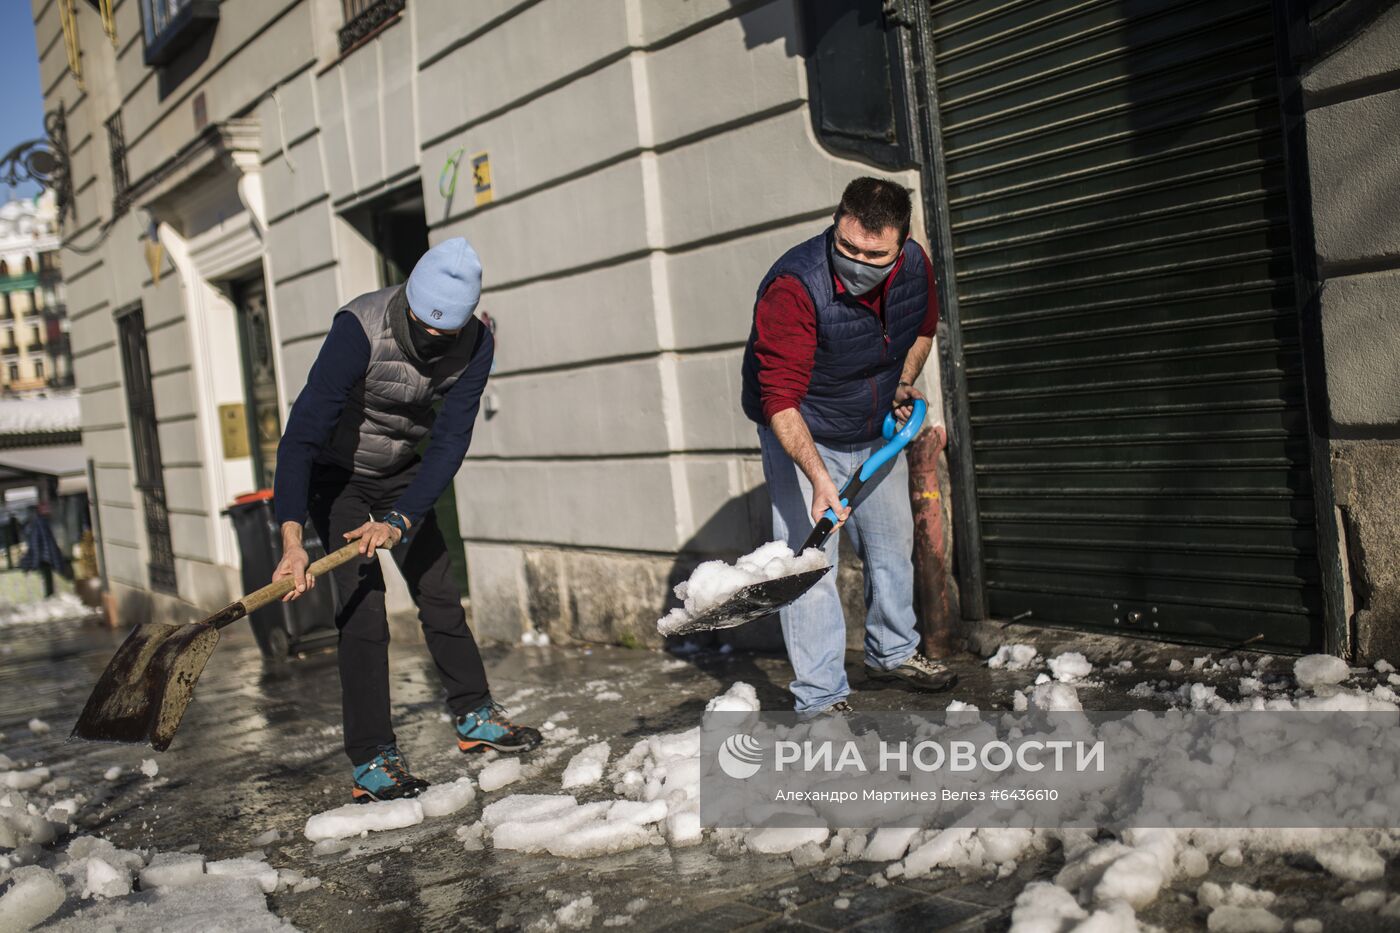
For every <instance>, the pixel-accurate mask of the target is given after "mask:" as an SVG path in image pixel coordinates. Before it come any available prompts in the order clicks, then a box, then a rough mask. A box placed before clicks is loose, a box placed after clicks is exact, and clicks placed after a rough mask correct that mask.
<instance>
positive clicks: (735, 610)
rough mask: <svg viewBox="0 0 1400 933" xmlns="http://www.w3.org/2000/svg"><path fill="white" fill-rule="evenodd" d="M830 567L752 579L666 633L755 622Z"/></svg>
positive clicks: (688, 632)
mask: <svg viewBox="0 0 1400 933" xmlns="http://www.w3.org/2000/svg"><path fill="white" fill-rule="evenodd" d="M830 569H831V568H830V567H823V568H821V569H820V570H807V571H804V572H802V573H794V574H792V575H791V576H786V577H775V578H774V579H772V580H764V581H763V582H762V583H753V584H750V585H749V586H746V587H744V588H743V589H741V590H736V591H735V593H734V595H733V596H731V597H729V598H728V599H726V600H725V601H724V602H722V603H720V604H719V605H718V606H714V607H713V608H711V609H707V610H706V611H704V612H702V613H700V614H699V615H698V616H694V617H692V618H690V619H687V620H686V621H685V622H684V623H683V624H682V625H681V626H679V627H678V628H675V629H672V630H671V631H669V632H667V633H666V634H667V635H692V634H694V633H695V632H716V631H719V630H720V629H726V628H736V627H737V626H740V625H743V624H744V623H746V622H753V621H754V620H755V619H761V618H763V617H764V616H766V615H772V614H773V613H775V612H777V611H778V610H779V609H781V608H783V607H784V606H786V605H787V604H788V603H790V602H793V601H794V600H796V599H797V598H798V597H799V596H801V595H802V594H803V593H805V592H807V591H808V590H810V589H811V588H812V587H814V586H816V585H817V581H818V580H820V579H821V578H822V577H823V576H825V575H826V573H827V571H829V570H830Z"/></svg>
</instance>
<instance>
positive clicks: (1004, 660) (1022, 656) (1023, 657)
mask: <svg viewBox="0 0 1400 933" xmlns="http://www.w3.org/2000/svg"><path fill="white" fill-rule="evenodd" d="M1038 657H1040V654H1039V652H1037V651H1036V650H1035V647H1034V646H1032V645H1019V644H1017V645H1002V646H1001V647H1000V648H998V649H997V653H996V654H994V655H992V656H991V657H990V658H988V659H987V666H988V667H990V668H992V669H993V670H1000V669H1005V670H1008V671H1024V670H1026V669H1027V668H1029V667H1034V666H1035V662H1036V658H1038Z"/></svg>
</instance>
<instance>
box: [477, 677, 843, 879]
mask: <svg viewBox="0 0 1400 933" xmlns="http://www.w3.org/2000/svg"><path fill="white" fill-rule="evenodd" d="M758 708H759V707H758V694H757V693H756V692H755V691H754V689H753V688H752V687H750V686H749V685H748V684H744V683H736V684H734V685H733V686H732V687H730V688H729V690H727V691H725V693H723V694H721V695H720V696H717V697H715V698H714V699H713V700H711V701H710V703H709V704H708V707H707V709H709V710H721V711H734V712H756V711H757V710H758ZM608 753H609V749H608V746H607V743H606V742H599V743H596V744H594V745H590V746H588V747H587V748H585V749H584V750H583V751H581V752H579V753H578V754H577V755H575V756H574V758H573V759H572V760H571V761H570V762H569V764H568V766H567V767H566V768H565V772H564V778H563V784H564V787H566V788H568V787H580V786H591V785H593V784H595V783H596V782H597V781H599V780H600V779H601V778H602V777H603V773H604V771H605V769H606V765H607V760H608ZM488 767H489V766H488ZM700 770H701V765H700V729H699V727H698V726H697V727H695V728H693V729H688V730H686V731H684V732H677V733H671V734H666V735H651V736H647V737H646V738H644V739H641V740H640V741H638V742H637V743H636V744H635V745H633V746H632V748H631V750H630V751H628V752H627V753H626V754H625V755H623V756H622V757H621V758H619V759H618V760H617V762H616V763H615V764H614V766H613V768H612V770H611V772H609V773H610V774H611V777H612V781H613V785H612V790H613V793H614V794H615V795H616V797H615V799H611V800H601V801H597V802H593V803H579V801H578V798H577V797H575V796H574V795H572V794H512V795H511V796H508V797H504V798H502V799H500V800H497V801H494V802H492V803H490V804H488V805H487V806H486V808H485V809H484V810H482V813H481V823H480V828H477V827H476V826H475V825H473V826H472V827H464V828H463V831H460V832H459V834H458V835H459V837H460V838H462V841H463V843H464V844H465V845H466V846H467V847H468V848H474V847H475V846H477V845H478V844H480V843H481V842H484V841H489V843H490V845H491V846H493V847H494V848H497V849H508V850H512V851H519V852H531V853H542V852H547V853H549V854H550V855H553V856H555V857H557V858H588V857H591V856H596V855H604V854H609V853H614V852H625V851H628V850H631V849H637V848H640V847H642V846H648V845H666V844H669V845H671V846H674V847H680V846H689V845H695V844H697V843H699V842H701V841H702V839H703V832H702V830H701V827H700ZM485 775H486V772H485V771H483V772H482V776H481V779H482V781H483V785H482V786H483V789H484V787H485V783H484V782H485ZM805 833H806V836H812V835H814V834H813V833H812V832H811V831H805ZM826 835H827V833H826V831H825V830H822V831H821V836H822V837H823V838H825V837H826ZM806 836H804V838H803V839H802V840H799V842H798V843H797V844H800V843H801V842H802V841H807V838H806ZM764 838H767V837H763V838H760V840H759V841H758V842H757V846H759V847H764V846H765V843H764V841H763V839H764ZM776 846H777V843H776V842H775V843H774V844H773V846H772V847H769V848H773V847H776ZM794 847H795V846H794ZM761 850H762V848H756V849H755V851H761Z"/></svg>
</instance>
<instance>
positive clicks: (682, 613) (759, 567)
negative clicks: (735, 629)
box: [656, 541, 830, 635]
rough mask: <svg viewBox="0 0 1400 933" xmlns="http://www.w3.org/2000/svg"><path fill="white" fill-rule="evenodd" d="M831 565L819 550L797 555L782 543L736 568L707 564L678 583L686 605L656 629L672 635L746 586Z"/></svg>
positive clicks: (715, 562) (716, 562)
mask: <svg viewBox="0 0 1400 933" xmlns="http://www.w3.org/2000/svg"><path fill="white" fill-rule="evenodd" d="M828 566H830V565H829V564H828V563H827V560H826V554H824V553H823V552H822V551H820V550H818V549H817V548H808V549H807V550H805V551H803V552H802V553H801V554H797V555H794V554H793V553H792V548H790V547H788V546H787V545H786V544H784V543H783V542H781V541H770V542H768V543H767V544H765V545H763V546H762V547H760V548H758V549H757V550H755V551H753V552H752V553H749V554H745V555H744V556H743V557H741V558H739V559H738V561H736V562H735V563H734V564H733V565H730V564H726V563H725V562H724V561H722V560H709V561H705V563H703V564H701V565H700V566H699V567H696V568H695V572H694V573H692V574H691V575H690V579H688V580H686V581H684V582H683V583H677V584H676V588H675V594H676V598H677V599H679V600H681V601H682V602H684V603H685V605H683V606H680V607H677V608H675V609H672V610H671V611H670V612H669V613H667V614H666V615H665V617H663V618H662V619H660V620H659V621H657V623H656V629H657V631H659V632H660V633H661V634H662V635H671V634H673V633H675V632H678V631H680V630H681V629H683V628H684V627H685V625H686V623H687V622H689V621H690V620H691V619H693V618H695V617H696V616H698V615H702V614H704V613H705V612H708V611H709V610H711V609H713V608H714V607H716V606H718V605H719V604H720V603H722V602H724V601H725V600H727V599H729V597H731V596H733V595H734V594H735V593H737V592H738V591H739V590H742V589H743V588H744V587H746V586H752V585H753V584H755V583H762V582H764V581H765V580H776V579H777V578H778V577H789V576H792V575H793V574H798V573H806V572H807V571H809V570H821V569H823V568H825V567H828Z"/></svg>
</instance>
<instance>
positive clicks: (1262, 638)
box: [11, 0, 1400, 659]
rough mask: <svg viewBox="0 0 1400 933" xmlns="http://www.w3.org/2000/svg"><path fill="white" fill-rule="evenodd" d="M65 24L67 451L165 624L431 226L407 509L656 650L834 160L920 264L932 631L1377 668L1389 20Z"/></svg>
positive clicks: (1396, 435)
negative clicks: (460, 352) (471, 330)
mask: <svg viewBox="0 0 1400 933" xmlns="http://www.w3.org/2000/svg"><path fill="white" fill-rule="evenodd" d="M61 7H62V5H61V4H59V3H55V2H53V0H33V5H32V8H33V11H34V17H35V23H36V29H37V35H38V48H39V49H40V50H41V52H40V70H41V77H42V86H43V87H44V89H45V106H46V109H47V110H48V111H49V113H50V114H51V115H52V117H53V120H54V121H55V122H54V125H55V127H56V128H55V131H54V132H55V136H61V137H62V139H61V140H59V142H60V143H61V144H62V145H63V146H66V147H67V150H68V152H67V154H68V157H69V159H70V162H71V167H72V173H71V177H70V178H68V179H67V182H68V187H67V190H71V191H72V192H74V195H73V200H72V203H71V204H65V205H64V206H63V207H64V209H65V222H64V228H63V232H64V244H65V252H64V267H65V280H66V287H67V290H68V296H69V303H70V304H71V306H72V313H71V315H70V319H71V321H72V333H73V342H74V354H75V358H76V363H77V377H78V383H79V385H80V387H81V390H82V427H83V444H84V447H85V449H86V450H87V452H88V454H89V456H90V457H91V458H92V459H93V460H94V461H95V463H96V489H95V490H94V494H95V495H96V497H97V498H98V499H99V500H100V503H101V507H100V512H101V525H102V532H103V536H104V542H103V545H104V551H105V554H106V558H107V561H106V566H107V568H108V570H109V576H110V578H111V579H112V581H113V587H114V589H115V590H117V593H118V596H119V598H121V599H124V600H145V601H149V602H154V604H155V608H156V612H155V613H154V614H155V615H156V616H157V617H158V616H160V615H161V614H162V613H167V612H168V613H169V614H185V615H189V614H192V613H193V612H195V611H196V610H197V609H200V608H205V609H207V608H210V607H217V606H218V605H221V604H222V603H224V602H226V601H228V598H229V597H230V596H231V595H233V594H234V591H235V590H236V588H237V587H238V584H239V580H238V574H237V570H236V568H237V566H238V560H239V558H238V554H237V548H236V545H235V542H234V539H233V535H232V531H231V529H230V526H229V523H228V521H227V520H226V519H225V518H224V517H222V515H221V510H222V509H224V508H225V506H226V505H227V504H228V503H229V502H230V501H231V500H232V498H233V497H234V496H235V495H236V494H238V493H242V492H246V491H249V490H251V489H254V488H257V487H259V486H264V485H266V484H267V483H268V482H269V481H270V478H271V476H272V473H273V470H274V469H275V462H274V460H275V454H276V443H277V438H278V435H279V433H280V430H281V425H282V424H283V423H284V421H285V418H286V414H287V411H288V409H289V407H290V405H291V404H292V402H293V401H294V400H295V398H296V396H297V393H298V391H299V390H300V388H301V386H302V384H303V382H304V380H305V377H306V373H307V371H308V368H309V366H310V364H311V361H312V360H313V359H314V358H315V355H316V353H317V351H318V350H319V348H320V345H321V341H322V338H323V336H324V334H325V333H326V331H327V329H328V328H329V326H330V321H331V317H332V315H333V314H334V312H335V310H336V309H337V307H339V305H340V303H341V302H343V301H345V300H346V299H348V298H350V297H351V296H354V295H356V294H358V293H360V292H363V291H367V290H369V289H373V288H377V287H381V286H384V285H390V284H394V283H397V282H399V281H401V280H402V279H403V277H404V276H405V274H406V273H407V272H408V271H409V269H411V267H412V265H413V263H414V261H415V260H416V259H417V257H418V256H419V255H420V254H421V253H422V251H423V250H424V249H425V248H426V247H427V245H428V244H429V243H430V242H433V241H437V240H440V239H443V238H446V237H450V236H456V235H466V236H468V237H469V238H470V239H471V240H472V241H473V242H474V243H475V245H476V247H477V249H478V250H479V251H480V253H481V255H482V257H483V260H484V263H485V269H486V278H485V282H486V293H485V296H484V299H483V303H482V307H483V309H484V310H485V311H487V312H489V314H490V315H491V317H492V318H493V319H494V321H495V322H496V345H497V356H496V363H497V366H496V371H495V375H494V376H493V378H492V382H491V385H490V387H489V391H488V394H487V397H486V399H485V400H484V405H483V415H482V419H481V422H480V424H479V425H478V430H477V435H476V440H475V443H474V446H473V449H472V451H471V453H470V455H469V456H468V458H467V462H466V464H465V465H464V467H463V469H462V471H461V472H460V474H459V476H458V480H457V484H456V489H455V499H451V498H450V499H449V501H446V502H444V504H443V506H442V509H441V510H440V513H439V514H440V517H441V518H442V520H443V523H444V526H445V527H446V528H447V529H448V534H450V535H452V536H454V537H456V538H458V539H459V540H461V541H462V542H463V545H464V548H463V554H462V561H461V565H460V567H459V570H463V571H464V572H465V573H466V577H467V579H468V581H469V584H470V592H471V600H472V606H473V620H474V624H475V625H477V627H478V628H479V629H481V630H482V631H483V632H484V633H485V634H487V635H490V636H494V637H500V638H518V637H519V636H520V634H521V633H522V631H523V630H525V629H526V628H527V627H531V626H534V627H538V628H541V629H544V630H546V631H548V632H549V633H550V634H551V635H552V636H554V637H556V638H557V639H566V638H577V639H585V640H608V639H624V640H626V639H646V638H649V637H654V634H655V633H654V629H653V628H652V622H653V621H654V620H655V619H656V618H657V617H658V616H659V615H661V614H662V612H663V610H664V609H665V608H666V606H667V602H668V600H669V599H670V586H671V584H673V583H675V582H676V581H677V579H678V578H679V577H680V576H681V575H683V574H684V573H685V572H686V571H687V570H688V569H689V567H690V566H692V565H693V564H694V562H695V561H696V560H698V559H702V558H704V557H707V556H711V555H733V554H735V553H737V552H740V551H742V550H746V549H748V548H750V547H752V546H753V545H754V544H756V543H759V542H761V541H762V540H763V539H764V536H766V535H767V533H768V518H767V515H768V510H767V503H766V500H765V496H764V492H763V489H762V485H761V484H762V469H761V465H760V462H759V456H758V451H757V438H756V434H755V430H754V427H753V425H751V424H750V423H749V422H747V421H746V420H745V419H744V417H743V415H742V414H740V412H739V404H738V382H739V379H738V370H739V361H740V356H741V352H742V347H743V344H744V341H745V339H746V338H747V336H748V333H749V326H750V318H751V309H752V304H753V298H754V289H755V287H756V285H757V283H758V282H759V280H760V278H761V276H762V274H763V272H764V271H765V270H766V269H767V268H768V266H769V265H770V263H771V262H772V261H773V260H774V259H775V258H776V257H777V256H778V255H779V254H780V253H781V252H783V250H785V249H786V248H787V247H789V246H791V245H793V244H795V243H796V242H798V241H799V240H802V239H805V238H807V237H810V236H812V235H813V234H815V233H817V232H819V231H821V230H822V229H823V228H824V227H825V225H826V224H827V223H828V222H829V218H830V215H831V211H832V209H833V207H834V206H835V203H836V201H837V199H838V197H839V195H840V192H841V190H842V188H843V186H844V185H845V184H846V183H847V182H848V181H849V180H850V179H851V178H853V177H855V176H858V175H862V174H868V173H872V172H874V173H880V174H884V175H886V176H890V177H895V178H898V179H900V180H901V181H902V182H903V183H905V184H907V185H909V186H910V187H911V188H913V189H914V190H915V194H916V203H917V205H918V216H917V217H916V218H915V226H914V229H915V234H916V236H918V237H919V238H920V239H922V240H924V241H925V242H927V243H930V244H931V246H932V256H933V259H934V264H935V268H936V270H937V272H938V275H939V278H940V284H941V298H942V301H943V309H944V318H945V322H946V325H945V327H944V329H943V331H942V333H941V335H940V338H939V346H940V350H941V351H942V353H943V354H945V356H944V358H943V363H944V365H943V366H942V367H941V371H940V372H934V373H931V374H930V376H931V379H930V385H929V390H930V393H931V394H932V395H933V396H934V398H935V405H934V413H935V418H936V419H938V418H946V422H947V426H948V431H949V436H950V438H951V445H950V448H949V452H948V458H949V462H950V465H951V487H950V488H951V495H950V496H947V497H942V498H941V500H940V501H941V502H942V504H943V505H944V507H945V508H950V514H951V523H952V527H953V529H954V570H955V578H956V581H957V585H958V595H959V596H960V606H961V610H962V613H963V615H964V616H965V617H967V618H968V619H973V620H997V619H1012V618H1014V619H1021V620H1023V621H1029V622H1030V623H1031V624H1043V625H1062V626H1075V627H1081V628H1086V629H1091V630H1096V631H1107V632H1117V633H1132V634H1138V635H1143V636H1147V637H1154V638H1167V639H1176V640H1184V641H1201V642H1207V643H1214V644H1227V645H1231V644H1250V645H1253V646H1256V647H1261V648H1269V649H1271V650H1279V651H1292V652H1298V651H1312V650H1319V649H1325V650H1330V651H1335V652H1338V653H1342V654H1346V655H1349V656H1352V657H1355V658H1358V659H1374V658H1375V657H1379V656H1382V655H1384V654H1386V653H1391V652H1396V651H1400V574H1398V573H1397V572H1396V566H1397V557H1400V547H1398V546H1397V542H1396V539H1397V519H1396V517H1395V509H1394V495H1393V492H1394V489H1395V488H1396V486H1397V483H1400V376H1397V373H1400V367H1397V365H1396V360H1397V359H1398V358H1400V349H1397V348H1400V315H1397V314H1395V313H1394V309H1395V307H1396V306H1397V302H1400V211H1397V210H1395V206H1396V204H1397V203H1400V163H1397V160H1396V159H1395V158H1394V153H1395V145H1394V138H1393V137H1394V127H1395V126H1396V122H1397V114H1400V104H1397V95H1400V91H1397V90H1395V88H1396V86H1397V79H1400V55H1397V54H1396V50H1397V49H1400V7H1397V6H1395V5H1394V4H1376V3H1374V2H1373V0H1326V2H1301V0H1300V2H1296V3H1271V2H1269V0H1242V2H1238V3H1229V4H1203V3H1177V4H1130V3H1087V4H1086V3H1072V2H1068V0H1066V2H1062V3H1037V4H1034V5H1031V6H1028V5H1024V4H1007V3H1005V2H1004V0H960V2H937V3H928V2H919V0H902V2H888V0H800V2H799V0H771V2H761V0H760V2H738V0H491V2H485V0H478V2H463V0H343V2H342V3H336V2H334V0H302V2H297V0H240V2H238V3H215V2H208V0H160V2H156V0H137V2H123V3H116V4H112V5H111V7H110V10H111V13H112V16H113V19H112V20H111V21H110V22H108V23H104V22H103V20H102V17H101V14H100V13H99V8H101V9H107V8H108V7H107V5H105V4H92V3H83V2H79V3H69V4H68V5H67V6H66V7H62V10H63V11H64V12H65V15H60V12H61V9H60V8H61ZM1032 7H1033V8H1032ZM67 10H72V11H74V15H72V16H68V15H66V11H67ZM65 26H66V27H67V28H66V30H65ZM21 313H23V312H21ZM14 329H15V325H12V326H11V330H12V331H13V330H14ZM18 329H19V337H18V338H16V347H17V349H16V351H15V353H14V355H15V357H16V358H18V357H20V356H21V355H24V354H27V353H28V351H27V349H19V347H20V346H21V345H22V346H23V347H27V346H28V345H29V343H30V340H31V336H32V334H31V333H30V332H28V331H26V330H25V329H24V327H23V326H22V322H21V325H19V326H18ZM26 358H27V357H26ZM950 360H951V361H953V362H954V363H955V364H956V365H947V364H948V362H949V361H950ZM32 375H33V373H32V370H30V369H24V368H21V370H20V376H21V377H28V378H32ZM940 389H941V391H939V390H940Z"/></svg>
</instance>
